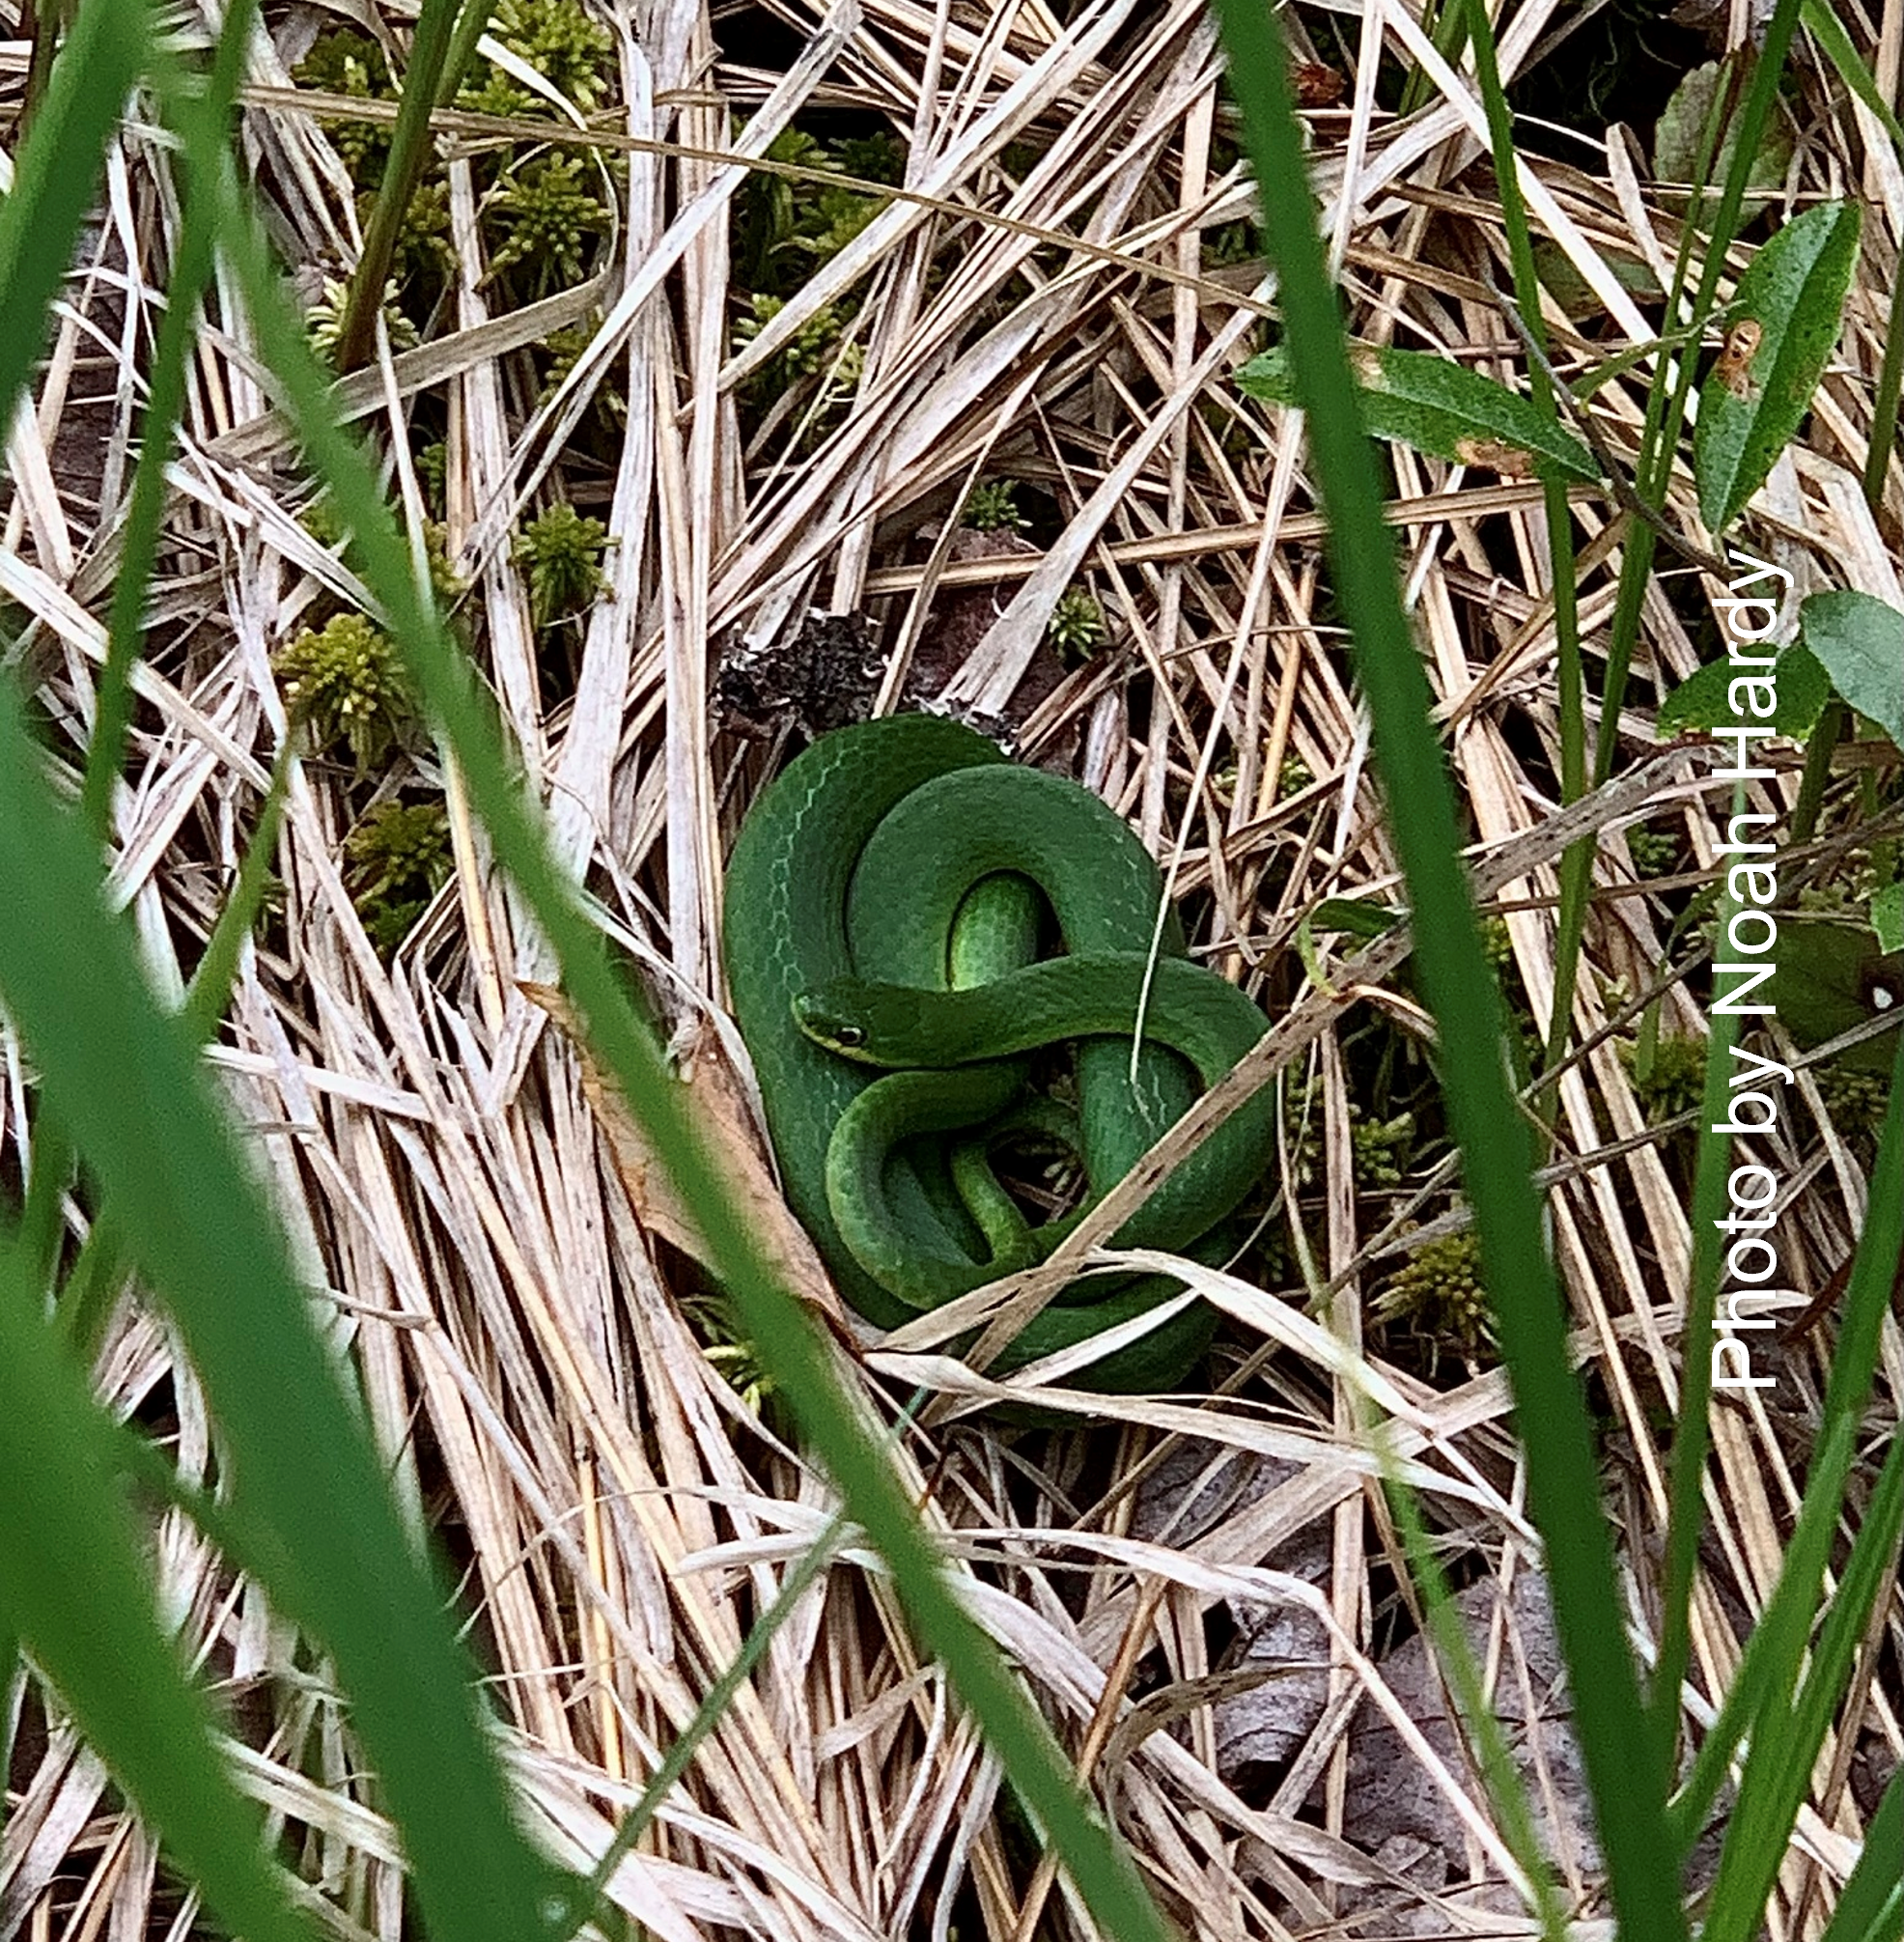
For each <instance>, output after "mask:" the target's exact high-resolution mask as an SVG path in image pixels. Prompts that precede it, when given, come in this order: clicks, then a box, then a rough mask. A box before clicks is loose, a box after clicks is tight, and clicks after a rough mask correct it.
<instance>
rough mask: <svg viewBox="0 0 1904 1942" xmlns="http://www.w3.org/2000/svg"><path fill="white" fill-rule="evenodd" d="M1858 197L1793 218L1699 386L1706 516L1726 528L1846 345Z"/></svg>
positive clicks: (1699, 475) (1736, 304)
mask: <svg viewBox="0 0 1904 1942" xmlns="http://www.w3.org/2000/svg"><path fill="white" fill-rule="evenodd" d="M1858 231H1859V211H1858V206H1857V205H1856V204H1855V203H1848V202H1831V203H1821V204H1820V205H1819V206H1818V207H1817V208H1816V209H1810V210H1806V212H1805V213H1804V214H1803V215H1800V216H1794V217H1793V218H1792V220H1791V221H1790V222H1788V223H1787V224H1786V225H1785V226H1784V228H1783V229H1781V230H1780V231H1779V232H1778V235H1777V236H1775V237H1774V238H1773V239H1772V240H1771V241H1770V242H1768V243H1767V244H1765V246H1764V247H1763V248H1762V249H1761V250H1760V251H1759V252H1758V254H1757V255H1756V256H1754V257H1753V258H1752V260H1751V262H1750V265H1748V267H1747V268H1746V272H1745V274H1744V275H1743V276H1742V277H1740V279H1739V290H1738V295H1737V296H1736V297H1735V298H1734V300H1733V305H1732V310H1731V313H1730V315H1731V327H1730V330H1729V331H1728V334H1727V340H1726V343H1727V349H1726V352H1725V354H1724V355H1722V357H1721V358H1720V359H1719V361H1718V362H1717V363H1716V364H1715V365H1714V366H1713V368H1712V370H1711V371H1709V372H1708V373H1707V374H1706V379H1705V381H1704V382H1703V383H1702V384H1701V385H1700V386H1699V422H1698V424H1697V425H1696V426H1695V427H1694V433H1693V474H1694V478H1695V479H1696V480H1697V481H1698V487H1699V515H1700V517H1701V518H1702V519H1703V520H1704V521H1705V522H1706V524H1707V525H1708V526H1709V527H1711V529H1712V530H1713V531H1714V532H1716V533H1717V532H1721V531H1722V530H1723V529H1724V528H1725V527H1726V526H1729V525H1730V524H1731V523H1732V521H1734V520H1736V519H1737V518H1738V517H1739V515H1740V513H1741V512H1743V511H1744V510H1745V505H1746V501H1747V500H1748V499H1750V497H1751V495H1752V494H1753V493H1755V492H1757V491H1758V489H1759V487H1760V486H1762V485H1763V484H1764V483H1765V475H1766V474H1767V473H1768V472H1770V471H1771V469H1772V465H1773V462H1774V461H1775V460H1776V459H1777V458H1778V454H1779V453H1780V452H1782V451H1783V450H1784V449H1785V446H1786V445H1787V444H1788V443H1789V442H1790V441H1791V437H1792V435H1793V434H1794V433H1795V432H1796V431H1797V430H1798V428H1799V424H1800V422H1801V421H1802V420H1803V418H1804V417H1805V414H1806V411H1808V410H1809V409H1810V408H1811V394H1812V392H1813V391H1814V390H1816V389H1817V386H1818V380H1819V378H1820V376H1821V375H1822V374H1823V372H1824V369H1825V363H1826V360H1827V359H1828V358H1829V357H1830V356H1831V354H1832V351H1833V349H1834V346H1835V345H1836V343H1837V341H1838V330H1839V327H1840V324H1841V323H1842V318H1843V311H1844V296H1845V292H1846V291H1847V290H1848V289H1849V288H1850V287H1851V272H1852V270H1853V268H1854V267H1856V265H1857V262H1858Z"/></svg>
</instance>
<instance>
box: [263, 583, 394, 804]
mask: <svg viewBox="0 0 1904 1942" xmlns="http://www.w3.org/2000/svg"><path fill="white" fill-rule="evenodd" d="M272 666H273V667H274V668H275V669H276V670H277V675H278V679H279V680H280V681H281V682H282V683H283V684H284V698H285V704H286V706H287V707H288V708H289V709H290V711H291V715H292V718H293V719H294V721H296V722H298V723H300V724H301V725H302V726H303V727H304V728H305V730H306V731H307V733H308V734H309V735H310V737H311V739H312V742H313V744H314V745H315V746H317V747H318V748H320V749H334V748H336V747H338V746H340V745H341V746H345V747H347V748H349V749H350V754H351V756H352V758H353V759H354V760H355V762H356V765H357V767H358V769H359V770H360V771H365V772H368V771H370V770H372V769H375V768H378V767H379V766H380V765H381V764H382V763H383V761H384V760H385V759H386V758H387V757H388V756H389V755H390V753H391V752H392V751H393V750H394V749H395V748H397V747H399V746H402V745H403V744H404V743H405V742H406V741H407V740H408V739H409V737H410V735H411V733H412V732H413V730H414V729H415V727H416V724H417V721H418V718H419V717H418V708H417V697H416V690H414V689H413V688H412V687H411V685H410V679H409V675H408V672H407V671H406V668H405V666H404V661H403V657H402V656H401V655H400V654H399V653H398V652H397V648H396V644H395V643H394V642H393V641H392V640H390V638H389V637H388V636H387V635H386V634H383V633H379V632H378V629H377V628H375V627H373V626H372V625H371V623H370V621H369V620H367V619H366V618H365V617H364V616H363V615H362V614H360V613H340V614H337V615H335V616H334V617H333V618H332V619H330V620H328V621H326V622H325V623H324V625H323V626H322V628H318V629H315V630H313V629H309V628H307V629H306V630H305V631H304V632H303V633H300V634H298V635H296V637H295V638H294V639H293V640H292V641H290V642H289V643H288V644H287V645H286V646H284V647H282V648H280V649H279V651H278V653H277V655H276V656H275V657H274V659H273V661H272Z"/></svg>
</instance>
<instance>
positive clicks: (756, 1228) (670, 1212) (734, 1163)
mask: <svg viewBox="0 0 1904 1942" xmlns="http://www.w3.org/2000/svg"><path fill="white" fill-rule="evenodd" d="M518 989H519V990H520V991H521V993H522V995H523V996H524V997H525V998H527V999H529V1000H530V1001H531V1002H532V1003H534V1004H537V1005H540V1006H541V1007H542V1009H543V1010H544V1011H546V1013H547V1014H548V1016H549V1017H550V1018H551V1019H553V1020H554V1021H555V1023H556V1025H557V1026H559V1027H561V1030H562V1033H563V1035H564V1037H566V1038H567V1039H568V1040H569V1042H570V1044H572V1045H573V1046H574V1048H575V1053H576V1055H577V1057H579V1058H580V1060H581V1068H582V1091H583V1093H584V1095H585V1096H586V1097H587V1100H588V1103H589V1109H590V1111H591V1112H594V1114H595V1120H596V1124H597V1125H598V1126H600V1127H601V1128H602V1132H603V1134H605V1135H606V1136H607V1140H608V1150H609V1151H610V1152H611V1153H612V1154H613V1155H614V1157H615V1171H616V1173H617V1174H618V1175H619V1176H620V1178H621V1183H622V1187H623V1190H624V1191H625V1192H626V1193H627V1195H628V1197H629V1205H630V1207H631V1208H632V1209H633V1210H634V1217H635V1219H636V1220H637V1221H638V1222H640V1224H642V1225H643V1226H644V1227H646V1228H647V1229H648V1230H649V1231H650V1232H652V1233H655V1234H658V1235H659V1236H660V1238H661V1239H662V1240H664V1241H666V1242H667V1243H668V1245H669V1246H670V1247H673V1248H679V1249H680V1250H681V1252H683V1253H684V1254H687V1255H689V1256H691V1257H692V1258H693V1259H694V1260H696V1261H698V1262H700V1264H701V1265H702V1266H703V1267H704V1268H707V1269H708V1270H709V1271H710V1272H712V1271H713V1270H714V1262H713V1259H712V1258H711V1255H710V1251H709V1249H708V1244H707V1241H706V1240H705V1238H704V1237H703V1235H702V1233H701V1229H700V1225H699V1224H698V1223H697V1222H696V1221H695V1219H694V1216H693V1214H692V1212H691V1211H690V1210H689V1208H688V1206H687V1204H686V1201H685V1200H684V1199H683V1198H682V1196H681V1193H680V1190H679V1189H678V1188H677V1187H676V1186H675V1183H674V1178H673V1175H672V1174H670V1173H669V1171H668V1169H667V1168H666V1167H665V1166H664V1165H663V1164H662V1162H661V1158H660V1155H659V1154H658V1153H657V1152H656V1151H655V1146H654V1142H653V1141H652V1140H650V1139H649V1137H648V1132H647V1129H646V1128H645V1127H644V1126H643V1125H642V1123H641V1121H640V1120H639V1119H638V1118H637V1117H636V1116H635V1114H634V1113H633V1112H631V1111H630V1107H629V1104H628V1101H627V1100H626V1099H625V1098H624V1097H623V1096H622V1093H621V1090H620V1088H619V1087H618V1086H617V1085H616V1084H615V1082H614V1081H613V1080H612V1079H610V1078H608V1077H607V1076H606V1075H605V1074H604V1073H603V1072H602V1069H601V1068H600V1067H599V1066H598V1065H597V1064H596V1062H595V1059H594V1057H593V1055H591V1054H590V1052H589V1049H588V1047H587V1045H586V1044H585V1043H584V1041H583V1039H582V1034H581V1030H580V1026H579V1022H578V1020H577V1018H576V1015H575V1010H574V1006H573V1005H571V1004H570V1002H569V1000H568V999H566V998H565V997H564V996H563V995H562V993H561V992H560V991H558V990H557V989H556V988H555V987H554V986H553V985H545V984H530V983H526V982H524V983H522V984H521V985H519V987H518ZM675 1064H676V1069H677V1073H678V1077H677V1079H676V1081H675V1084H678V1085H679V1086H680V1088H681V1092H682V1095H683V1097H682V1103H683V1105H684V1106H685V1108H686V1112H687V1117H688V1119H689V1120H690V1121H691V1122H692V1124H693V1125H694V1127H695V1129H696V1130H697V1131H698V1132H699V1134H700V1136H701V1141H702V1144H703V1146H704V1147H705V1149H706V1151H707V1155H708V1158H709V1159H710V1160H711V1161H712V1162H713V1163H714V1167H715V1168H716V1169H717V1170H718V1172H719V1173H720V1176H721V1178H722V1179H723V1180H724V1181H725V1182H726V1185H727V1190H728V1192H729V1194H730V1195H731V1196H732V1197H733V1201H734V1204H735V1206H736V1208H737V1209H738V1210H739V1211H740V1213H741V1215H742V1219H743V1220H744V1222H745V1224H746V1225H747V1227H748V1229H749V1230H750V1231H751V1233H752V1234H753V1236H754V1239H755V1241H756V1242H757V1244H758V1245H759V1247H760V1250H761V1252H762V1253H763V1254H765V1255H766V1257H767V1260H768V1262H769V1264H770V1266H771V1267H773V1268H774V1269H776V1270H777V1271H778V1273H779V1276H780V1279H781V1281H782V1282H783V1283H784V1284H785V1285H786V1286H787V1287H789V1288H790V1289H792V1290H793V1292H794V1293H795V1294H796V1295H798V1297H799V1299H800V1300H801V1301H803V1302H805V1303H806V1305H807V1306H808V1307H809V1308H812V1309H818V1310H819V1311H820V1312H821V1313H822V1314H823V1315H825V1316H826V1319H827V1321H828V1322H830V1323H831V1324H832V1325H833V1327H834V1329H835V1330H836V1331H837V1332H838V1333H839V1334H840V1336H841V1337H843V1338H845V1339H848V1340H851V1339H852V1334H851V1331H850V1329H849V1328H848V1326H847V1321H846V1311H845V1309H843V1307H842V1306H841V1303H840V1297H839V1292H838V1290H837V1289H835V1288H834V1286H833V1283H832V1279H831V1277H830V1276H828V1274H827V1273H826V1264H825V1262H823V1261H822V1260H821V1258H820V1254H819V1251H818V1250H817V1249H816V1248H815V1247H814V1245H813V1242H812V1240H811V1239H810V1238H809V1236H808V1234H807V1232H806V1229H805V1228H804V1227H802V1226H801V1225H800V1224H799V1223H798V1221H796V1220H795V1219H794V1216H793V1213H792V1210H791V1209H790V1208H789V1207H788V1205H787V1202H786V1200H785V1198H784V1197H783V1196H782V1195H781V1193H780V1188H779V1185H778V1183H777V1182H776V1181H775V1179H774V1177H773V1169H772V1168H771V1167H770V1165H769V1163H768V1159H767V1153H766V1149H765V1147H764V1146H763V1145H762V1143H761V1140H760V1136H759V1134H758V1133H757V1131H756V1130H755V1124H754V1115H753V1110H752V1107H751V1106H750V1104H749V1102H748V1099H747V1093H746V1088H745V1087H744V1086H743V1085H742V1083H741V1077H740V1074H739V1073H737V1072H736V1071H735V1070H734V1067H733V1065H732V1064H731V1063H730V1061H729V1059H728V1057H727V1054H726V1051H725V1049H724V1048H723V1047H722V1045H721V1043H720V1039H719V1036H718V1034H717V1033H715V1032H714V1030H713V1029H712V1027H708V1026H706V1025H705V1024H703V1025H700V1026H699V1027H697V1028H696V1029H695V1030H694V1032H693V1034H692V1035H691V1036H690V1037H689V1039H688V1040H687V1042H686V1045H685V1046H683V1047H679V1048H677V1052H676V1057H675Z"/></svg>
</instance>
